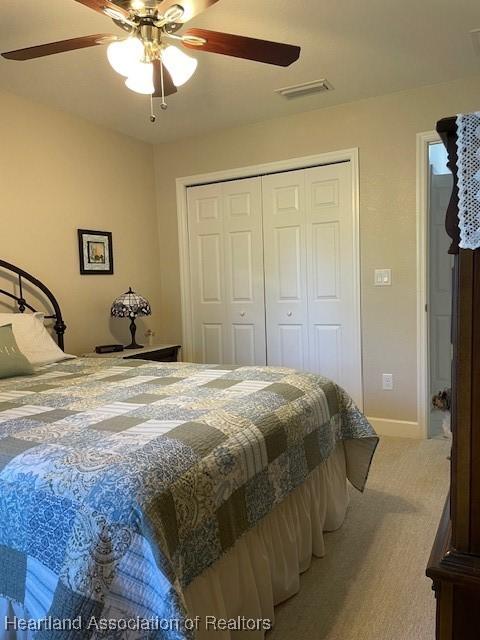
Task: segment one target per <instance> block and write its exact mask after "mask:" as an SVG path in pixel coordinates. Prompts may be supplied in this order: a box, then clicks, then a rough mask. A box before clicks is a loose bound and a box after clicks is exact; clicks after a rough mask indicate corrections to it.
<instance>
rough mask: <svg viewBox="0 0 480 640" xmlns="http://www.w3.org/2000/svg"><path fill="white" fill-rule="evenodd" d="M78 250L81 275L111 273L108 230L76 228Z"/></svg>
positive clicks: (110, 244)
mask: <svg viewBox="0 0 480 640" xmlns="http://www.w3.org/2000/svg"><path fill="white" fill-rule="evenodd" d="M78 252H79V259H80V274H81V275H84V276H105V275H112V274H113V242H112V234H111V232H110V231H94V230H92V229H78Z"/></svg>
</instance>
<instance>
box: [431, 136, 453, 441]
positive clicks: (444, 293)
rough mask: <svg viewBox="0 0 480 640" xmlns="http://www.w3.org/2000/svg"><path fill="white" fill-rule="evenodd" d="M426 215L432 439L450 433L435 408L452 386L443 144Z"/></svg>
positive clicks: (434, 150)
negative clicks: (441, 394)
mask: <svg viewBox="0 0 480 640" xmlns="http://www.w3.org/2000/svg"><path fill="white" fill-rule="evenodd" d="M428 169H429V171H428V211H427V214H428V215H427V254H428V259H427V291H428V294H427V312H428V366H427V371H428V375H427V378H428V395H427V402H428V403H429V410H428V411H427V433H428V436H429V437H430V438H434V437H439V436H442V435H444V433H445V430H446V429H447V430H448V424H449V422H448V415H446V414H445V412H442V411H439V410H435V409H433V408H432V403H431V399H432V397H433V396H434V395H435V394H438V393H439V392H441V391H443V390H445V389H450V386H451V361H452V354H451V349H452V347H451V340H450V337H451V336H450V330H451V305H452V266H453V257H452V256H450V255H449V254H448V248H449V246H450V242H451V241H450V239H449V237H448V236H447V233H446V231H445V213H446V210H447V206H448V203H449V200H450V196H451V193H452V188H453V177H452V174H451V172H450V170H449V169H448V167H447V152H446V150H445V147H444V145H443V144H442V143H441V142H431V143H430V144H429V145H428Z"/></svg>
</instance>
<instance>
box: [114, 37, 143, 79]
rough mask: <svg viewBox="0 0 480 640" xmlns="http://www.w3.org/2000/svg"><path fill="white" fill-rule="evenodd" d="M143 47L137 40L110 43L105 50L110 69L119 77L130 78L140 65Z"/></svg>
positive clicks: (128, 39) (130, 39)
mask: <svg viewBox="0 0 480 640" xmlns="http://www.w3.org/2000/svg"><path fill="white" fill-rule="evenodd" d="M144 53H145V52H144V47H143V44H142V43H141V42H140V40H139V39H138V38H127V39H126V40H122V41H121V42H112V44H110V45H109V46H108V49H107V57H108V61H109V63H110V65H111V66H112V68H113V69H114V70H115V71H116V72H117V73H119V74H120V75H121V76H125V77H128V76H130V74H131V72H132V70H133V69H134V68H135V67H136V66H137V65H138V64H139V63H140V61H141V60H142V58H143V55H144Z"/></svg>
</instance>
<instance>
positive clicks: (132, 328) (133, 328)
mask: <svg viewBox="0 0 480 640" xmlns="http://www.w3.org/2000/svg"><path fill="white" fill-rule="evenodd" d="M136 332H137V327H136V326H135V317H133V318H130V333H131V335H132V341H131V343H130V344H129V345H127V346H126V347H125V349H143V344H137V343H136V342H135V334H136Z"/></svg>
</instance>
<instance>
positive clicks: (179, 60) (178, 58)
mask: <svg viewBox="0 0 480 640" xmlns="http://www.w3.org/2000/svg"><path fill="white" fill-rule="evenodd" d="M162 61H163V64H164V65H165V66H166V67H167V69H168V72H169V73H170V75H171V76H172V80H173V84H174V85H175V86H176V87H181V86H182V84H185V83H186V82H187V81H188V80H190V78H191V77H192V76H193V74H194V73H195V69H196V68H197V64H198V62H197V60H195V58H191V57H190V56H187V54H186V53H183V51H180V49H179V48H178V47H174V46H169V47H166V48H165V49H163V51H162Z"/></svg>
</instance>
